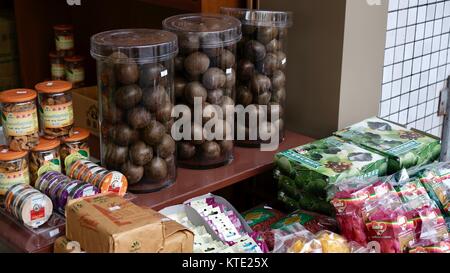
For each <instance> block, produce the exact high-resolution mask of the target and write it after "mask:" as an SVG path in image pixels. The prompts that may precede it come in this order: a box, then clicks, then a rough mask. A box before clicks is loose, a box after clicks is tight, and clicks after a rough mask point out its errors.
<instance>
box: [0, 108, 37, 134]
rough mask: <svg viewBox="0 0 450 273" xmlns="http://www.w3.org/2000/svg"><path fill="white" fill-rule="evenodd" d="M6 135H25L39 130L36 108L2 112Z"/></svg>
mask: <svg viewBox="0 0 450 273" xmlns="http://www.w3.org/2000/svg"><path fill="white" fill-rule="evenodd" d="M2 124H3V127H4V130H5V134H6V136H27V135H31V134H34V133H36V132H38V131H39V124H38V119H37V111H36V109H33V110H29V111H24V112H2Z"/></svg>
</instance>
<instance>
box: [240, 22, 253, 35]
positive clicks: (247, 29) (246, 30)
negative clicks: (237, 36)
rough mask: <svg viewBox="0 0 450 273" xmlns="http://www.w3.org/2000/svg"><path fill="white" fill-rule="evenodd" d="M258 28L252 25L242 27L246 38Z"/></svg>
mask: <svg viewBox="0 0 450 273" xmlns="http://www.w3.org/2000/svg"><path fill="white" fill-rule="evenodd" d="M255 30H256V27H255V26H252V25H242V34H245V35H246V36H248V35H251V34H253V33H254V32H255Z"/></svg>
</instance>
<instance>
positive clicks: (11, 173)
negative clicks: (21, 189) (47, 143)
mask: <svg viewBox="0 0 450 273" xmlns="http://www.w3.org/2000/svg"><path fill="white" fill-rule="evenodd" d="M16 184H30V175H29V171H28V152H26V151H21V152H15V151H11V150H10V149H8V147H7V146H4V145H2V146H0V196H3V195H5V193H6V192H7V191H8V189H9V188H10V187H12V186H13V185H16Z"/></svg>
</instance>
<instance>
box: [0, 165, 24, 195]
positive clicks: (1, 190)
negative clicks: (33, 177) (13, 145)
mask: <svg viewBox="0 0 450 273" xmlns="http://www.w3.org/2000/svg"><path fill="white" fill-rule="evenodd" d="M15 184H30V176H29V172H28V168H26V169H24V170H21V171H18V172H12V173H0V195H5V193H6V191H8V189H9V188H10V187H11V186H13V185H15Z"/></svg>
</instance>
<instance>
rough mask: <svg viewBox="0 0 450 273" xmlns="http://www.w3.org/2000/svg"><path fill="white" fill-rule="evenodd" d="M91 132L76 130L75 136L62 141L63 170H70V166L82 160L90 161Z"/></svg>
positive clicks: (74, 130) (81, 129)
mask: <svg viewBox="0 0 450 273" xmlns="http://www.w3.org/2000/svg"><path fill="white" fill-rule="evenodd" d="M89 135H90V133H89V131H88V130H86V129H83V128H74V129H73V135H72V136H70V137H65V138H63V139H62V140H61V149H60V151H61V161H62V163H63V166H62V167H63V169H64V170H68V169H69V168H70V165H71V164H72V163H74V162H75V161H77V160H80V159H86V160H88V159H89V156H90V150H89V143H88V140H89Z"/></svg>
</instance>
